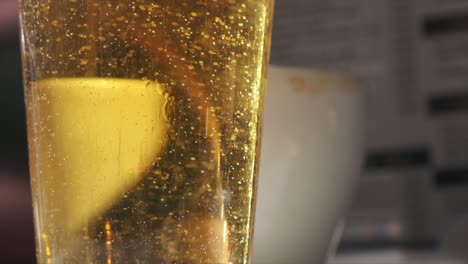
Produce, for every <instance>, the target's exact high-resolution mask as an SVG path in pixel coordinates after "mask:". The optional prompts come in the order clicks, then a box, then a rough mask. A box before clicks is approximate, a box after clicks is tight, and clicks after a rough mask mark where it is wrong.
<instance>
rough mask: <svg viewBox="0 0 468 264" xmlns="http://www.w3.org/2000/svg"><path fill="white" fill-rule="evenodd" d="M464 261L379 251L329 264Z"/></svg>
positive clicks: (343, 256)
mask: <svg viewBox="0 0 468 264" xmlns="http://www.w3.org/2000/svg"><path fill="white" fill-rule="evenodd" d="M466 263H468V262H467V261H466V260H451V259H448V258H443V257H438V256H436V255H435V254H434V253H431V252H423V251H416V252H412V251H403V250H380V251H362V252H348V253H343V254H339V255H338V256H337V257H336V258H335V259H334V260H333V261H332V262H331V263H330V264H466Z"/></svg>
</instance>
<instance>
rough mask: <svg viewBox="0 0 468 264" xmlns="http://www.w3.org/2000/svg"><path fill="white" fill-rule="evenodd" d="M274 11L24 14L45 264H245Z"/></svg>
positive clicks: (54, 9) (30, 4)
mask: <svg viewBox="0 0 468 264" xmlns="http://www.w3.org/2000/svg"><path fill="white" fill-rule="evenodd" d="M272 5H273V3H272V0H180V1H179V0H177V1H174V0H22V1H21V25H22V42H23V68H24V77H25V94H26V107H27V115H28V137H29V153H30V170H31V181H32V192H33V205H34V215H35V225H36V244H37V256H38V262H39V263H41V264H46V263H107V264H111V263H174V264H175V263H203V264H205V263H207V264H208V263H209V264H218V263H220V264H221V263H226V264H227V263H248V262H249V255H250V254H249V253H250V250H251V243H250V242H251V239H252V238H251V236H252V224H253V214H254V207H255V206H254V205H255V190H256V176H257V161H258V158H259V157H258V148H259V138H260V132H261V131H260V130H261V129H260V128H261V116H262V103H263V90H264V78H265V72H266V65H267V64H268V54H269V46H270V43H269V42H270V37H271V16H272V8H273V6H272Z"/></svg>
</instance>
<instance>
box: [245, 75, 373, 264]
mask: <svg viewBox="0 0 468 264" xmlns="http://www.w3.org/2000/svg"><path fill="white" fill-rule="evenodd" d="M268 78H269V79H268V90H267V96H266V102H265V112H264V128H263V139H262V151H261V160H260V176H259V177H260V178H259V185H258V196H257V199H258V200H257V211H256V221H255V232H254V245H253V247H254V249H253V264H323V263H325V262H326V259H327V257H328V255H329V253H330V252H331V251H333V248H334V246H336V243H334V241H335V242H336V241H337V239H334V238H336V237H339V235H336V234H339V232H337V228H338V227H340V226H341V225H340V224H341V223H343V219H344V217H345V214H346V213H347V209H348V207H349V205H350V201H351V199H352V195H353V193H354V190H355V187H356V185H357V182H358V179H359V175H360V172H361V166H362V163H363V162H362V161H363V156H364V155H363V154H364V121H365V120H364V119H365V111H364V97H365V96H364V94H365V92H364V89H363V87H362V84H361V83H360V82H359V81H358V80H356V79H355V78H354V77H351V76H346V75H340V74H335V73H327V72H319V71H314V70H306V69H293V68H283V67H276V66H272V67H271V68H270V72H269V77H268Z"/></svg>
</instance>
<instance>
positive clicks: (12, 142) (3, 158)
mask: <svg viewBox="0 0 468 264" xmlns="http://www.w3.org/2000/svg"><path fill="white" fill-rule="evenodd" d="M16 3H17V1H12V0H6V1H5V0H3V2H0V73H1V75H0V76H1V83H2V89H1V91H0V93H1V94H0V122H1V124H2V129H0V171H1V170H3V169H6V168H9V169H15V170H20V171H22V172H24V171H26V170H27V144H26V122H25V114H24V99H23V88H22V79H21V55H20V45H19V35H18V25H17V19H16V17H17V11H16ZM19 175H23V176H27V174H25V173H20V174H19ZM0 177H1V176H0Z"/></svg>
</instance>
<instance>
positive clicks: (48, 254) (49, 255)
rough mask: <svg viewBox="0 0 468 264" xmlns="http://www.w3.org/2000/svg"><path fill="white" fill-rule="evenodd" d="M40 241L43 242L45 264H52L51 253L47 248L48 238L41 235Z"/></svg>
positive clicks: (48, 247)
mask: <svg viewBox="0 0 468 264" xmlns="http://www.w3.org/2000/svg"><path fill="white" fill-rule="evenodd" d="M42 240H44V245H45V253H46V257H47V264H52V252H51V250H50V246H49V237H48V236H47V235H46V234H42Z"/></svg>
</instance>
